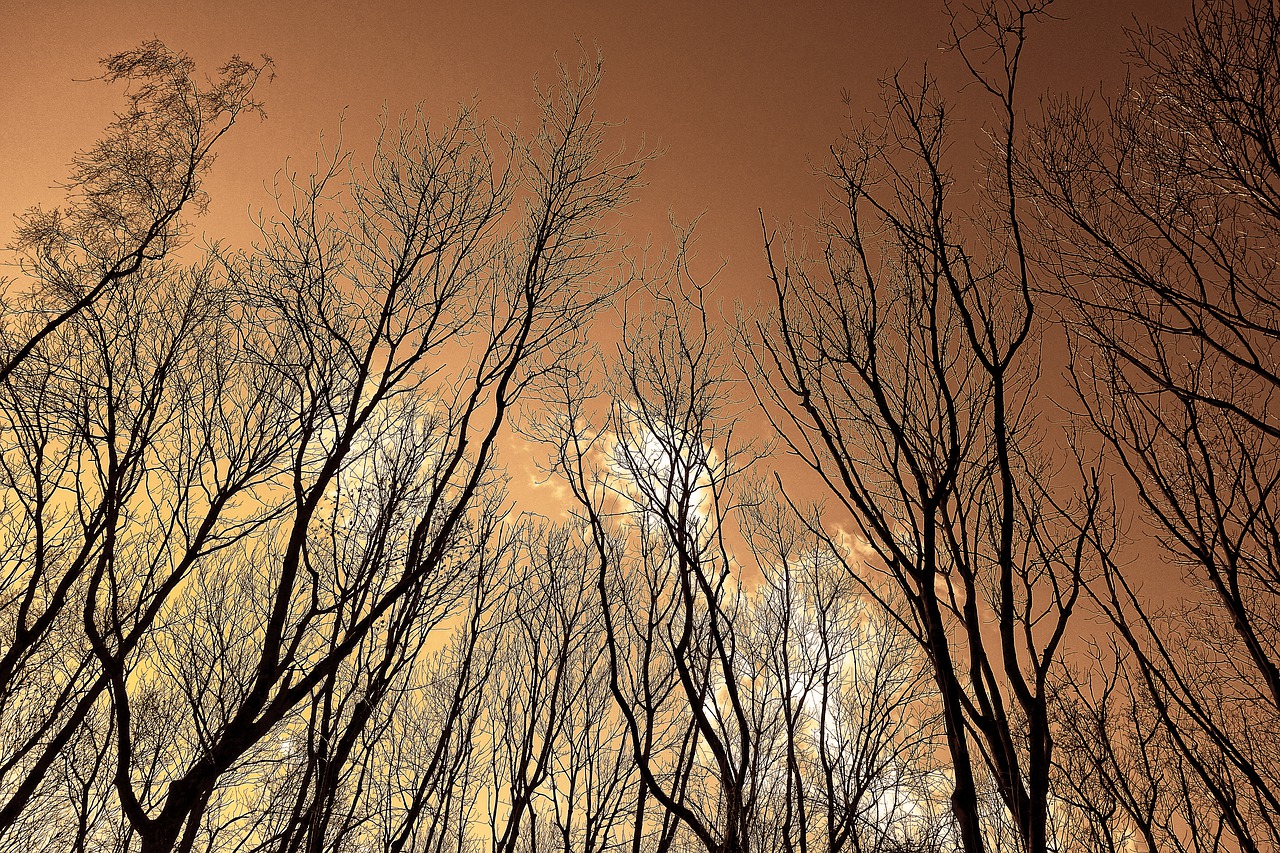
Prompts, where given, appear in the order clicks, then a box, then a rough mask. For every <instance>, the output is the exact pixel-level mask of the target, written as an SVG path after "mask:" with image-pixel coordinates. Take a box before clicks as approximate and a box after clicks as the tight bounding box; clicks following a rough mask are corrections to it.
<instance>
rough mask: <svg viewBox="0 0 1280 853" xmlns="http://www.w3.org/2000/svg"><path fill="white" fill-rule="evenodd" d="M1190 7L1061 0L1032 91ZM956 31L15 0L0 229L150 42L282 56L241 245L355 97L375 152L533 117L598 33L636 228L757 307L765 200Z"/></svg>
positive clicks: (933, 4) (904, 19)
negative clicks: (403, 132) (100, 79)
mask: <svg viewBox="0 0 1280 853" xmlns="http://www.w3.org/2000/svg"><path fill="white" fill-rule="evenodd" d="M1187 8H1189V7H1188V4H1186V3H1183V2H1177V3H1162V2H1159V1H1158V0H1144V2H1143V3H1141V4H1138V3H1127V4H1126V3H1112V2H1107V0H1059V4H1058V6H1057V7H1055V12H1056V14H1058V15H1059V16H1062V17H1063V18H1065V19H1066V20H1064V21H1060V22H1056V23H1050V24H1046V25H1043V26H1041V27H1040V28H1039V31H1038V32H1034V33H1033V36H1032V41H1031V42H1030V46H1029V48H1028V50H1029V53H1028V56H1027V64H1026V67H1025V70H1026V72H1027V76H1026V77H1025V78H1024V82H1025V85H1026V87H1027V88H1026V90H1025V91H1026V94H1027V95H1029V96H1033V95H1034V94H1035V93H1036V92H1037V91H1039V90H1042V89H1044V88H1045V87H1046V86H1049V85H1052V86H1054V87H1055V88H1057V89H1059V90H1061V89H1067V90H1073V91H1079V90H1081V89H1083V88H1088V87H1092V86H1095V85H1097V84H1098V83H1099V82H1100V81H1103V80H1106V81H1109V82H1110V83H1111V84H1114V83H1115V82H1116V81H1117V80H1118V79H1119V78H1120V76H1121V75H1122V73H1123V64H1122V60H1121V51H1122V49H1123V47H1124V45H1125V39H1124V36H1123V33H1122V27H1123V26H1124V25H1126V24H1127V23H1131V22H1132V20H1133V17H1134V15H1135V14H1138V15H1139V16H1140V17H1142V18H1143V19H1144V20H1154V21H1156V22H1157V23H1164V24H1173V23H1175V22H1176V21H1177V19H1178V18H1180V17H1181V16H1182V15H1183V14H1184V13H1185V11H1186V9H1187ZM945 34H946V19H945V16H944V14H943V12H942V9H941V0H913V2H904V3H896V2H892V0H843V2H835V0H825V1H824V2H817V0H804V2H796V3H785V2H778V1H777V0H775V2H771V3H763V2H759V0H743V2H728V0H715V1H714V2H701V3H699V2H673V0H650V1H649V2H616V0H553V2H542V3H539V2H531V1H530V0H520V2H517V0H471V2H436V3H430V2H410V0H367V2H346V3H338V2H332V0H316V2H307V0H222V2H193V0H122V1H121V2H102V0H98V2H93V1H92V0H47V1H46V0H0V69H3V77H2V79H3V81H4V85H3V86H0V116H4V117H5V119H4V120H3V123H0V211H3V212H4V213H5V216H4V217H3V220H2V221H0V242H7V241H8V238H9V236H10V234H11V229H12V219H11V217H10V214H12V213H16V212H18V211H20V210H22V209H24V208H25V207H27V206H28V205H30V204H31V203H33V202H36V201H45V202H56V200H57V192H56V191H51V189H50V186H51V185H52V184H53V183H54V182H55V181H57V180H60V179H61V178H62V177H64V175H65V173H66V164H67V162H68V161H69V160H70V158H71V156H72V154H73V152H74V151H75V150H76V149H78V148H83V147H85V146H87V145H88V144H90V143H91V142H92V141H93V140H94V138H95V137H96V136H97V134H98V132H99V131H100V129H101V128H102V127H103V126H104V125H105V124H106V123H107V121H109V119H110V112H111V110H113V109H115V108H118V107H119V106H120V105H121V101H120V99H119V92H118V90H114V89H110V88H108V87H106V86H104V85H102V84H101V83H96V82H76V81H77V80H81V81H83V80H84V79H86V78H90V77H92V76H94V75H95V74H96V73H97V65H96V61H97V59H98V58H99V57H101V56H103V55H106V54H108V53H111V52H116V51H120V50H124V49H126V48H129V47H131V46H134V45H136V44H137V43H139V42H140V41H142V40H144V39H147V38H152V37H158V38H160V39H161V40H163V41H164V42H165V43H166V44H168V45H169V46H170V47H172V48H175V49H180V50H185V51H187V52H189V53H191V54H192V55H193V57H194V58H195V59H196V61H197V63H198V66H199V67H200V68H202V69H205V70H207V71H212V70H214V69H215V68H216V66H217V65H218V64H219V63H220V62H222V61H223V60H225V59H226V58H227V57H228V56H229V55H230V54H232V53H235V52H239V53H241V54H243V55H246V56H256V55H257V54H261V53H267V54H270V55H271V56H272V57H273V58H274V59H275V61H276V72H277V75H278V76H277V78H276V80H275V81H274V82H273V83H271V84H270V85H269V86H264V87H263V88H262V89H261V96H262V97H263V99H264V100H265V102H266V106H267V113H268V120H267V121H266V122H261V123H260V122H258V121H257V120H256V119H254V118H250V119H248V120H247V121H245V122H244V123H243V124H242V125H241V126H239V127H237V128H236V129H235V131H234V132H233V133H232V134H231V135H230V136H229V137H228V138H227V139H226V140H224V143H223V144H222V147H221V154H220V155H219V160H218V162H217V164H216V166H215V168H214V173H213V175H212V177H211V179H210V180H209V181H208V182H207V183H206V188H207V189H208V190H209V192H210V194H211V196H212V205H211V207H210V212H209V214H208V215H207V216H206V217H205V218H203V219H202V220H199V221H197V222H196V223H195V234H196V235H197V236H199V235H201V234H202V233H203V234H206V235H207V236H208V237H210V238H222V239H229V240H231V241H232V242H234V243H244V242H246V241H247V240H248V239H250V238H251V236H252V229H251V227H250V224H249V219H248V216H247V215H246V214H247V211H248V210H249V209H250V208H251V207H252V208H254V209H257V208H258V207H259V206H261V205H262V204H264V203H265V202H266V201H267V196H266V193H265V191H264V190H263V182H264V181H266V180H269V179H270V178H271V176H272V174H273V173H274V172H275V171H276V170H277V169H278V168H279V167H280V166H281V165H282V164H283V163H284V161H285V158H286V157H293V158H295V160H296V161H297V162H298V166H299V167H300V168H306V167H307V165H308V164H309V163H310V162H311V158H312V157H313V156H314V153H315V150H316V146H317V142H318V139H319V135H320V134H321V132H324V133H325V134H326V136H327V138H330V139H332V138H333V136H334V135H335V134H336V132H337V129H338V126H339V116H340V115H342V114H343V112H344V110H345V116H346V119H345V124H344V125H343V133H344V138H345V142H346V144H347V145H348V146H349V147H351V148H354V149H355V150H356V151H357V153H367V151H368V147H369V143H370V141H371V139H372V137H373V133H374V132H375V130H376V124H375V119H376V116H377V114H378V112H379V111H380V109H381V107H382V104H383V102H384V101H385V102H386V103H387V105H388V107H389V108H390V109H391V110H392V112H400V111H402V110H405V109H409V108H411V107H412V106H413V105H414V104H415V103H416V102H418V101H422V102H423V103H424V106H425V108H426V111H427V113H428V115H431V114H437V115H438V114H440V113H442V112H444V111H447V110H449V109H450V108H451V107H452V106H453V105H455V104H456V103H458V102H459V101H469V100H471V99H472V98H473V97H478V98H479V100H480V106H481V112H482V113H487V114H493V115H496V116H498V117H499V118H501V119H503V120H508V121H509V120H510V119H511V118H512V117H514V116H518V115H521V114H524V115H526V116H527V115H528V114H529V112H530V105H531V96H532V87H531V80H532V77H533V76H534V75H535V74H539V73H540V74H541V75H542V76H543V77H544V78H546V77H548V76H549V75H550V74H551V72H552V70H553V67H554V66H553V58H552V57H553V54H555V53H556V52H559V53H560V55H561V56H563V57H565V58H566V59H567V60H568V61H570V62H573V61H575V60H576V58H577V50H578V48H577V45H576V42H575V39H580V40H581V41H582V42H584V43H585V44H587V45H588V46H590V45H593V44H594V45H598V46H599V47H600V48H601V49H602V50H603V52H604V55H605V63H606V78H605V85H604V88H603V90H602V102H601V105H600V106H601V113H602V115H603V116H604V117H606V118H611V119H625V120H626V128H625V135H626V136H627V137H628V138H629V139H631V140H637V141H638V139H639V137H640V136H641V135H642V134H643V135H645V136H646V137H647V138H648V140H649V142H650V143H653V142H654V141H655V140H656V141H658V142H660V144H661V145H662V146H663V147H664V148H665V149H666V151H667V153H666V155H665V156H664V157H663V158H662V159H661V160H659V161H658V162H657V163H656V164H654V165H653V166H652V167H651V169H650V171H649V173H648V179H649V183H648V186H647V187H646V188H645V189H644V190H643V192H642V197H641V200H640V203H639V204H637V205H636V206H635V207H634V208H633V209H632V214H633V216H632V219H631V221H630V223H629V228H630V230H631V232H632V233H631V234H630V237H631V239H632V240H634V241H635V242H637V243H642V242H643V241H644V240H645V238H646V236H647V235H649V234H652V235H653V236H654V238H655V240H656V241H657V242H658V243H663V242H665V241H666V240H667V239H668V237H669V232H668V231H667V227H666V216H667V211H668V210H670V211H672V212H673V213H674V214H675V215H676V217H677V218H678V219H680V220H682V221H686V220H688V219H691V218H692V217H694V216H696V215H698V214H704V216H703V218H702V222H701V227H700V229H699V233H700V237H699V240H698V248H699V253H700V255H699V256H700V262H699V263H698V264H696V265H695V270H697V269H701V270H702V271H703V272H709V271H711V270H713V269H714V268H715V267H716V266H717V264H718V262H719V260H720V259H721V258H724V259H726V260H727V262H728V263H727V266H726V267H725V269H724V270H723V272H722V273H721V275H720V278H719V279H718V285H719V295H720V296H721V297H722V298H723V299H724V300H725V303H726V305H728V304H730V303H731V302H732V301H733V300H737V299H742V300H744V301H747V302H751V301H753V300H754V298H755V295H756V294H758V293H760V292H761V290H762V288H763V287H764V285H765V284H766V279H765V266H764V261H763V255H762V252H761V240H760V226H759V214H758V213H757V210H758V209H763V210H764V213H765V216H766V218H767V219H768V220H769V221H770V222H774V221H781V222H784V221H787V220H791V219H795V220H798V221H800V222H803V221H804V220H805V217H806V215H807V214H809V213H812V212H813V211H814V210H815V209H816V207H817V205H818V204H819V203H820V202H821V200H822V196H823V188H822V185H821V183H820V181H819V180H818V179H816V178H815V177H813V175H812V169H811V166H810V162H811V161H812V160H821V159H822V157H823V155H824V153H825V152H826V151H827V148H828V146H829V145H830V144H831V143H832V142H833V141H834V140H835V139H836V138H837V137H838V135H839V133H840V131H841V130H842V128H843V127H844V126H845V117H846V109H845V107H844V105H843V104H842V101H841V96H840V93H841V90H842V89H847V90H849V92H850V93H851V94H852V98H853V104H854V107H855V109H871V108H874V107H875V106H876V104H877V89H876V81H877V79H878V78H879V77H880V76H881V75H882V74H884V73H885V71H886V70H889V69H892V68H895V67H897V66H900V65H903V64H904V63H906V64H907V68H908V69H909V71H910V72H912V73H918V71H919V68H920V63H921V62H923V61H926V60H927V61H928V62H929V63H930V68H931V70H933V71H934V72H935V73H936V74H937V75H938V76H939V77H941V78H942V80H943V86H944V91H950V90H954V88H955V87H956V86H957V85H958V84H959V83H960V82H961V79H960V77H959V76H958V71H959V68H958V66H957V64H956V63H957V60H956V59H955V57H952V56H948V55H944V54H941V53H939V51H938V45H939V43H940V42H941V41H942V39H943V38H944V36H945ZM1025 103H1027V104H1028V105H1033V104H1034V98H1033V97H1028V98H1027V99H1026V100H1025ZM973 115H974V117H975V118H976V119H981V118H983V117H985V115H986V114H985V113H983V112H980V111H979V112H974V113H973ZM970 126H975V125H973V124H971V125H970ZM975 129H976V127H975ZM955 165H956V167H957V168H962V166H963V164H955ZM730 311H731V308H730V307H726V313H729V312H730ZM1045 367H1046V372H1047V373H1051V374H1058V373H1060V370H1061V367H1060V366H1057V365H1050V364H1046V365H1045ZM525 464H527V463H525ZM524 473H525V472H514V471H513V474H516V475H517V476H520V475H522V474H524ZM529 473H530V474H532V470H530V472H529ZM521 479H522V477H521Z"/></svg>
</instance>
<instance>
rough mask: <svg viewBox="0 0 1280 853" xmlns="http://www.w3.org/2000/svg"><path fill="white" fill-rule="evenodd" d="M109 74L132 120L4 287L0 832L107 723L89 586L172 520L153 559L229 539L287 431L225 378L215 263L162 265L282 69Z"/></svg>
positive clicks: (190, 554)
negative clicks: (251, 437) (237, 409)
mask: <svg viewBox="0 0 1280 853" xmlns="http://www.w3.org/2000/svg"><path fill="white" fill-rule="evenodd" d="M103 65H104V67H105V68H106V72H105V74H104V78H103V79H105V80H106V81H108V82H119V81H124V82H126V83H128V84H130V86H131V87H132V88H131V90H130V91H129V93H128V104H129V106H128V109H127V111H126V112H125V113H123V114H121V115H119V116H118V117H117V119H116V121H115V122H114V123H113V124H112V125H111V126H110V127H109V128H108V131H107V133H106V135H105V136H104V138H103V139H102V140H101V141H100V142H98V143H97V144H96V145H95V146H93V147H92V148H90V149H89V150H87V151H85V152H82V153H80V154H78V155H77V156H76V158H75V160H74V161H73V164H72V175H71V178H70V180H69V182H68V184H67V189H68V200H67V205H66V207H65V208H55V209H52V210H44V209H41V208H34V209H32V210H30V211H28V212H27V213H26V214H24V215H23V216H22V217H20V218H19V225H18V231H17V238H16V241H15V243H14V245H13V246H12V247H11V248H12V249H13V250H14V251H15V253H16V256H17V266H18V268H19V270H20V273H21V274H20V277H19V279H18V280H17V281H13V282H8V283H6V286H5V295H4V298H5V302H4V306H3V321H2V322H3V337H4V342H3V349H4V354H3V357H2V363H0V378H3V386H2V387H0V423H2V426H0V431H2V432H3V436H2V437H0V441H2V442H3V444H2V445H0V478H2V482H3V489H4V501H3V506H4V508H3V518H4V525H3V533H2V534H0V535H2V536H3V544H2V545H0V548H3V553H4V555H5V562H4V569H3V571H4V588H5V595H4V597H3V599H2V600H0V625H2V627H0V631H2V632H3V634H2V640H0V649H2V651H0V731H2V732H3V734H2V735H0V737H3V739H4V744H5V747H4V749H3V760H2V761H0V779H3V780H4V788H5V793H4V796H3V798H2V799H0V831H8V830H10V829H11V828H12V827H14V825H15V822H16V821H17V820H18V817H19V815H20V814H21V813H22V812H23V811H24V810H25V809H27V807H28V806H30V805H31V804H32V800H33V798H34V797H36V796H37V794H38V792H39V791H40V790H41V787H42V785H43V784H44V783H45V781H46V779H47V776H48V774H49V772H50V769H51V768H52V767H53V766H54V765H55V764H56V763H58V762H59V761H60V758H59V756H60V753H61V752H62V751H63V750H64V749H66V748H68V747H69V745H70V744H71V743H72V742H73V741H74V740H75V739H76V738H77V736H78V735H77V733H78V732H79V731H80V729H81V727H82V725H84V724H85V723H86V721H88V720H89V719H90V718H94V717H97V716H98V711H97V710H96V707H95V706H96V704H97V702H98V699H99V697H100V696H101V694H102V692H103V690H104V689H105V686H106V680H105V678H104V676H103V674H102V672H101V671H100V670H99V669H98V668H97V667H96V665H95V664H94V662H93V661H92V656H91V655H90V654H89V653H88V647H87V645H86V643H85V640H84V639H83V637H82V636H78V632H77V631H76V630H75V628H74V625H75V622H76V620H77V619H78V612H79V610H80V609H81V607H82V603H83V600H84V599H83V596H84V593H85V590H86V583H87V582H88V579H89V578H90V577H91V576H92V575H93V574H94V573H95V572H96V571H97V570H98V567H100V566H101V565H102V561H104V560H109V559H111V554H112V551H113V549H114V548H115V543H117V542H118V541H121V540H123V539H134V540H135V541H136V540H137V539H138V538H141V535H140V534H141V531H142V530H143V529H144V528H146V527H147V526H148V525H149V524H152V523H153V522H156V521H157V519H158V518H159V517H160V516H164V518H159V525H160V526H159V528H157V529H163V528H164V527H166V526H167V527H168V528H169V529H170V531H171V532H172V533H173V536H172V537H171V539H170V540H169V547H166V548H164V549H158V550H157V551H156V552H155V553H153V555H152V556H153V557H154V558H155V559H160V560H168V559H174V560H175V561H177V562H179V563H182V562H183V561H190V560H191V559H193V558H194V556H195V555H196V554H197V553H199V552H200V551H201V550H203V549H205V548H210V547H217V543H219V542H223V541H225V539H224V536H225V535H226V534H227V533H228V530H229V528H225V527H224V528H220V527H219V524H218V517H219V515H220V513H221V512H222V510H224V509H225V508H227V507H229V506H236V505H237V504H238V503H239V502H240V500H241V498H243V497H244V496H245V495H246V494H247V493H250V492H252V491H253V489H254V486H255V484H256V483H258V482H259V481H260V479H261V477H262V475H263V472H264V470H265V469H264V468H263V467H262V466H263V465H264V464H266V465H268V466H269V463H264V459H266V458H268V457H270V454H271V451H270V447H271V445H272V444H273V442H274V441H276V440H277V439H278V437H279V436H280V435H281V434H282V433H283V432H285V431H287V430H285V429H283V428H281V427H279V426H275V425H273V426H270V427H268V426H265V424H266V423H268V422H274V419H273V418H271V417H270V416H268V417H267V418H266V419H264V420H263V421H262V422H256V416H260V415H262V414H263V413H264V412H266V411H267V410H269V409H270V408H271V404H270V402H262V401H255V400H254V399H253V398H254V397H256V393H255V391H256V388H255V385H254V377H253V376H248V375H241V374H239V373H237V372H236V370H235V369H234V368H225V369H224V368H221V367H218V366H216V364H217V361H218V359H219V357H220V356H221V355H225V349H224V351H223V352H221V353H220V352H218V350H219V349H220V345H219V344H218V343H217V342H219V341H226V340H228V339H234V337H235V332H234V330H233V329H231V328H230V327H229V326H228V325H227V324H226V323H225V321H224V317H223V316H222V304H221V300H223V298H224V297H225V293H224V292H223V291H222V290H221V289H219V288H217V287H215V286H212V285H211V275H212V270H211V267H209V266H208V265H200V266H197V267H196V268H194V269H192V270H189V271H182V270H179V269H177V268H176V267H174V266H173V265H172V264H170V263H169V262H167V261H166V260H165V258H166V255H167V254H169V253H170V252H171V251H172V249H173V248H174V247H175V246H177V245H179V244H180V243H181V241H182V238H183V235H184V233H185V232H184V228H183V223H182V220H181V218H180V215H181V214H182V213H183V211H184V209H185V208H186V207H187V206H188V205H189V204H192V203H194V204H195V205H196V206H197V207H199V206H200V205H201V204H202V202H203V195H202V190H201V179H202V177H203V176H204V174H205V173H206V172H207V170H208V168H209V166H210V165H211V163H212V160H213V149H214V147H215V145H216V143H218V142H219V141H220V139H221V137H222V136H223V135H224V134H225V133H226V132H227V131H228V130H229V129H230V127H231V125H232V124H233V123H234V122H235V121H236V119H237V117H238V116H239V115H241V114H242V113H244V112H261V106H260V104H259V103H258V102H256V101H255V100H253V90H254V87H255V84H256V83H257V81H258V79H259V77H260V76H261V74H262V73H264V71H267V70H268V69H269V67H270V61H269V60H266V61H265V62H264V64H262V65H254V64H252V63H248V62H244V61H242V60H240V59H239V58H233V59H232V60H231V61H230V62H229V63H227V64H226V65H225V66H224V67H223V68H222V69H221V72H220V74H219V77H218V79H217V80H214V81H208V82H207V84H205V85H202V84H201V83H200V82H199V81H198V80H197V79H196V78H195V77H194V73H193V71H194V66H193V63H192V62H191V60H190V58H189V57H187V56H186V55H184V54H179V53H174V52H172V51H170V50H168V49H167V48H166V47H165V46H164V45H163V44H161V43H159V42H148V43H146V44H144V45H142V46H141V47H140V48H138V49H136V50H133V51H128V52H125V53H121V54H117V55H114V56H111V57H108V58H107V59H105V60H104V61H103ZM126 341H128V342H130V343H131V344H132V347H130V345H129V343H125V342H126ZM233 373H235V374H236V381H241V380H243V381H244V382H245V383H246V384H245V385H244V386H243V388H244V390H245V391H246V392H247V393H248V395H249V396H250V398H249V399H248V400H247V401H242V402H247V403H248V405H247V406H245V408H243V409H242V411H241V415H242V416H243V418H244V423H245V424H246V426H248V425H249V424H254V425H255V426H254V427H250V429H252V428H255V427H257V428H261V432H260V433H259V434H258V435H257V439H258V440H260V441H261V447H259V448H256V449H257V450H259V451H260V452H258V453H256V454H254V453H237V452H236V449H235V448H231V447H227V446H226V445H225V444H224V442H223V438H224V436H222V435H220V434H219V433H218V424H217V423H216V420H217V418H218V417H219V416H220V415H221V414H223V413H222V412H220V411H219V407H220V406H221V405H222V403H223V402H224V401H225V395H223V394H222V392H221V387H220V386H221V385H222V384H223V383H224V382H226V381H227V380H228V378H229V376H230V375H231V374H233ZM206 395H207V396H206ZM267 399H268V400H269V398H267ZM166 445H168V447H166ZM177 447H183V449H184V450H186V451H189V452H190V453H191V455H192V457H194V458H193V459H183V458H182V457H181V455H180V454H178V453H174V452H173V449H174V448H177ZM242 449H243V448H242ZM210 452H225V453H226V464H225V465H224V473H225V474H226V476H225V478H223V479H221V480H218V481H212V480H204V481H201V479H200V477H199V475H198V473H197V472H198V471H199V470H200V466H201V464H202V462H203V461H204V460H207V458H208V454H209V453H210ZM250 456H252V457H253V458H249V457H250ZM161 483H163V484H164V485H163V487H161V485H160V484H161ZM150 488H156V489H160V488H163V489H164V490H166V491H167V493H168V496H169V500H170V501H171V503H170V504H169V508H176V509H177V511H176V513H175V514H173V515H166V514H165V513H163V512H159V513H158V512H155V509H156V507H155V505H152V506H151V507H148V506H147V504H148V503H149V501H148V497H147V491H148V489H150ZM175 522H176V523H178V525H179V526H177V527H176V528H175V527H174V526H173V525H174V523H175ZM161 552H163V553H161ZM145 563H146V561H145V560H144V561H143V563H142V571H144V572H145V571H147V569H146V566H145ZM48 825H49V823H48V822H46V824H45V826H46V827H47V826H48Z"/></svg>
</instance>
